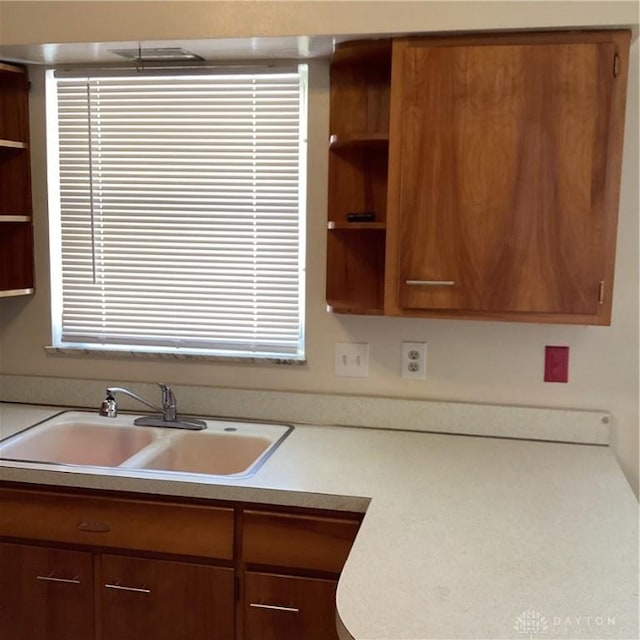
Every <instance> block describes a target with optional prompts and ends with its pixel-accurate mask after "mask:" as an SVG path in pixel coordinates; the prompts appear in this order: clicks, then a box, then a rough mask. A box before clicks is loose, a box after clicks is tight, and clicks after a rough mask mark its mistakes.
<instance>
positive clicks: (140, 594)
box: [97, 555, 234, 640]
mask: <svg viewBox="0 0 640 640" xmlns="http://www.w3.org/2000/svg"><path fill="white" fill-rule="evenodd" d="M100 563H101V574H100V580H99V583H98V586H97V588H99V589H100V606H101V615H100V620H101V622H100V627H101V631H102V635H101V638H102V640H141V639H144V640H177V639H178V638H179V639H180V640H233V636H234V574H233V569H226V568H219V567H210V566H204V565H197V564H191V563H185V562H173V561H165V560H147V559H141V558H130V557H124V556H116V555H103V556H101V559H100Z"/></svg>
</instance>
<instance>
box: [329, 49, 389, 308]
mask: <svg viewBox="0 0 640 640" xmlns="http://www.w3.org/2000/svg"><path fill="white" fill-rule="evenodd" d="M390 91H391V41H390V40H389V39H387V40H365V41H359V42H348V43H343V44H340V45H338V47H337V48H336V51H335V53H334V55H333V58H332V60H331V89H330V99H331V115H330V122H329V129H330V131H331V136H330V138H329V213H328V216H327V217H328V221H327V229H328V234H327V305H328V306H327V308H328V309H329V310H330V311H332V312H335V313H349V314H362V315H382V314H383V312H384V268H385V243H386V228H387V182H388V172H389V169H388V167H389V103H390ZM356 212H371V213H373V216H374V220H373V221H371V222H348V221H347V216H348V214H349V213H356Z"/></svg>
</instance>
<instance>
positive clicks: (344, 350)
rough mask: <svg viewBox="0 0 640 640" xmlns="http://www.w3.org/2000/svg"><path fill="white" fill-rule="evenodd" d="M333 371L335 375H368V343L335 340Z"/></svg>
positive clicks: (364, 376)
mask: <svg viewBox="0 0 640 640" xmlns="http://www.w3.org/2000/svg"><path fill="white" fill-rule="evenodd" d="M334 373H335V375H337V376H347V377H350V378H366V377H367V376H368V375H369V343H368V342H336V347H335V360H334Z"/></svg>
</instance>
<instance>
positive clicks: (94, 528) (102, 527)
mask: <svg viewBox="0 0 640 640" xmlns="http://www.w3.org/2000/svg"><path fill="white" fill-rule="evenodd" d="M78 529H80V531H86V532H87V533H107V531H111V527H110V526H109V523H108V522H100V521H94V522H91V521H88V520H82V521H81V522H80V523H78Z"/></svg>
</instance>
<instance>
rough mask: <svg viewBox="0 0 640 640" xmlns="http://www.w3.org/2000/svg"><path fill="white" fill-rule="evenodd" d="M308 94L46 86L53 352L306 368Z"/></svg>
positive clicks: (160, 79)
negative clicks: (287, 363)
mask: <svg viewBox="0 0 640 640" xmlns="http://www.w3.org/2000/svg"><path fill="white" fill-rule="evenodd" d="M306 84H307V83H306V66H304V65H300V66H298V67H294V68H292V69H284V70H280V69H273V68H264V69H262V68H261V69H255V68H254V69H244V68H229V69H228V70H226V71H224V70H220V69H217V70H206V69H197V70H194V71H187V72H180V73H179V74H178V73H177V72H176V71H175V70H173V71H166V70H165V71H161V72H150V71H146V72H142V73H140V72H136V71H134V70H130V71H117V72H114V71H108V70H107V71H104V70H101V71H98V70H95V71H89V72H88V71H87V70H86V69H85V70H83V71H81V70H72V71H49V72H48V78H47V120H48V123H47V124H48V141H47V142H48V154H49V157H48V161H49V215H50V239H51V240H50V242H51V275H52V328H53V331H52V333H53V346H54V347H58V348H80V349H91V350H103V351H132V352H152V353H169V354H178V355H181V354H195V355H205V356H207V355H209V356H229V357H233V358H236V357H250V358H269V359H285V360H292V361H294V360H303V359H304V265H305V251H304V241H305V238H304V235H305V234H304V231H305V210H306Z"/></svg>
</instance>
